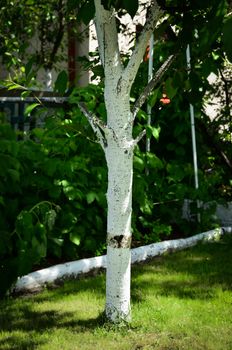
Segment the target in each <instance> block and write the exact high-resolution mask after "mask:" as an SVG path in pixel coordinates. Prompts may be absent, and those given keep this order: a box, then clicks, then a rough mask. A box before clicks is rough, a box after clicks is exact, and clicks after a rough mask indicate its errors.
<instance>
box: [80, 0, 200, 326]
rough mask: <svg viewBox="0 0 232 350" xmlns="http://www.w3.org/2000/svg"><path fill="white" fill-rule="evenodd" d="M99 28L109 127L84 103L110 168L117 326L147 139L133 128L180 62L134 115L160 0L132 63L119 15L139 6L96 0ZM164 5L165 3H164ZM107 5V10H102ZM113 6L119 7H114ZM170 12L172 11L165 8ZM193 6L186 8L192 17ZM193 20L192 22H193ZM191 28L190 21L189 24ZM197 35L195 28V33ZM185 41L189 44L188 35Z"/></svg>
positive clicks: (109, 282)
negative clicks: (136, 170)
mask: <svg viewBox="0 0 232 350" xmlns="http://www.w3.org/2000/svg"><path fill="white" fill-rule="evenodd" d="M94 3H95V10H96V13H95V26H96V31H97V38H98V45H99V53H100V58H101V63H102V66H103V68H104V83H105V87H104V99H105V105H106V110H107V122H106V124H104V123H103V122H102V121H101V120H99V119H98V118H97V117H96V116H93V115H91V114H90V113H88V111H87V110H86V109H85V107H84V106H83V105H81V104H80V108H81V109H82V111H83V113H84V114H85V115H86V116H87V118H88V120H89V121H90V123H91V125H92V128H93V130H94V132H95V133H96V135H97V136H98V138H99V142H100V143H101V145H102V148H103V150H104V153H105V157H106V161H107V167H108V190H107V203H108V215H107V274H106V310H105V311H106V316H107V318H108V319H109V320H110V321H112V322H117V321H120V320H128V319H130V244H131V213H132V179H133V152H134V148H135V147H136V145H137V144H138V142H139V141H140V140H141V138H142V137H143V136H144V134H145V131H144V130H143V131H142V132H141V133H140V134H139V135H137V136H136V137H135V138H134V137H133V136H132V135H133V123H134V119H135V117H136V115H137V112H138V110H139V108H140V107H141V106H142V104H143V103H144V101H145V100H146V98H147V97H148V95H149V93H150V92H151V90H152V89H153V87H154V86H155V84H156V83H157V81H159V80H160V79H161V78H162V76H163V75H164V74H165V72H166V71H167V69H168V68H169V66H170V64H171V63H172V61H173V60H174V58H175V55H174V54H171V55H169V56H168V58H167V59H166V60H165V61H164V63H163V64H162V66H161V67H160V68H159V69H158V70H157V72H156V73H155V76H154V78H153V80H152V81H151V82H150V83H149V85H148V86H147V87H145V89H144V90H143V91H142V93H141V95H140V97H139V98H138V100H137V101H136V103H135V105H134V107H133V109H132V110H133V112H132V110H131V106H130V93H131V88H132V85H133V82H134V80H135V77H136V74H137V72H138V69H139V66H140V63H141V61H142V59H143V55H144V52H145V49H146V47H147V43H148V40H149V38H150V36H151V34H152V32H153V31H154V29H155V26H156V25H157V23H158V21H159V20H160V18H161V17H162V15H163V14H164V10H165V6H164V7H163V9H161V7H160V6H159V5H158V2H157V1H156V0H152V1H151V4H150V6H149V7H148V9H147V16H146V21H145V25H144V27H143V29H142V31H141V33H140V35H139V37H138V40H137V41H136V43H135V47H134V50H133V52H132V55H131V56H130V58H129V60H128V63H127V64H126V65H125V66H124V65H123V63H122V60H121V57H120V52H119V44H118V32H117V25H116V10H118V9H119V8H120V6H123V5H124V8H126V9H127V10H128V11H129V13H131V15H132V16H133V14H134V13H135V12H136V10H137V5H138V3H137V2H135V4H136V5H131V2H129V1H125V2H122V3H121V2H117V1H115V2H114V1H102V3H103V4H102V3H101V1H100V0H95V1H94ZM159 3H161V5H163V4H162V3H163V2H161V1H160V2H159ZM103 5H104V6H103ZM113 5H114V8H113ZM166 9H167V8H166ZM168 10H169V12H171V11H172V12H173V14H175V12H178V8H175V7H174V9H173V8H171V7H170V8H169V9H168ZM189 10H191V6H187V7H184V8H181V12H185V11H188V12H187V14H186V18H189V17H190V16H191V14H190V12H189ZM190 18H191V17H190ZM185 24H186V22H185ZM192 30H193V28H192ZM181 34H182V41H183V42H185V40H184V39H185V36H184V34H185V33H184V32H182V33H181Z"/></svg>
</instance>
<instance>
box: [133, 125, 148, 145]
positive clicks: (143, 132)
mask: <svg viewBox="0 0 232 350" xmlns="http://www.w3.org/2000/svg"><path fill="white" fill-rule="evenodd" d="M145 135H146V129H144V130H143V131H141V132H140V133H139V134H138V136H137V137H136V138H135V139H134V140H133V146H134V147H135V146H136V145H137V144H138V143H139V141H140V140H142V138H143V137H144V136H145Z"/></svg>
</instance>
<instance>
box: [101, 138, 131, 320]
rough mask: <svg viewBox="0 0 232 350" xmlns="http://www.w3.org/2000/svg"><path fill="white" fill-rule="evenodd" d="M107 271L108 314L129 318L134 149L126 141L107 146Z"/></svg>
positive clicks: (112, 142)
mask: <svg viewBox="0 0 232 350" xmlns="http://www.w3.org/2000/svg"><path fill="white" fill-rule="evenodd" d="M106 160H107V166H108V190H107V203H108V215H107V272H106V310H105V311H106V316H107V318H108V319H109V320H111V321H112V322H120V321H121V320H130V280H131V278H130V277H131V271H130V269H131V268H130V266H131V252H130V246H131V213H132V179H133V151H132V150H131V148H130V147H128V143H127V142H126V143H125V142H123V140H120V139H117V140H116V141H115V140H111V142H110V143H109V144H108V147H107V149H106Z"/></svg>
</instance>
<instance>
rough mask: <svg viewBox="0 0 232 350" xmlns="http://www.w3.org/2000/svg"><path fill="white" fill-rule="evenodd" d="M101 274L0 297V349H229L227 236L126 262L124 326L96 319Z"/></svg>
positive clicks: (231, 270)
mask: <svg viewBox="0 0 232 350" xmlns="http://www.w3.org/2000/svg"><path fill="white" fill-rule="evenodd" d="M104 293H105V276H104V274H101V275H99V276H97V277H95V278H85V279H80V280H77V281H70V282H66V283H65V284H64V286H61V287H60V288H57V289H53V290H46V291H44V292H43V293H40V294H38V295H33V296H26V297H25V296H24V297H20V298H10V299H8V300H5V301H1V302H0V350H8V349H9V350H26V349H38V350H55V349H56V350H92V349H100V350H104V349H109V350H111V349H112V350H114V349H119V350H141V349H142V350H150V349H157V350H179V349H183V350H191V349H194V350H198V349H199V350H203V349H204V350H205V349H209V350H222V349H223V350H227V349H228V350H229V349H232V335H231V334H232V318H231V315H232V239H231V237H225V238H223V240H221V241H219V242H216V243H213V244H207V245H206V244H204V245H198V246H197V247H194V248H192V249H188V250H185V251H182V252H178V253H173V254H171V255H167V256H165V257H161V258H155V259H153V260H152V261H151V262H149V263H147V264H142V265H138V266H136V267H133V269H132V313H133V321H132V323H131V325H130V326H129V327H109V325H107V324H105V323H104V322H103V321H104V320H103V317H102V316H101V315H102V311H103V310H104V303H105V295H104Z"/></svg>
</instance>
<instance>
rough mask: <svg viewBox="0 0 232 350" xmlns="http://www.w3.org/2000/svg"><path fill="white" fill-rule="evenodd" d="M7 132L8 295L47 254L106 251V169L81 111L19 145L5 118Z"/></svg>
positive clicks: (4, 261) (1, 158)
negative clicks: (13, 286) (15, 283)
mask: <svg viewBox="0 0 232 350" xmlns="http://www.w3.org/2000/svg"><path fill="white" fill-rule="evenodd" d="M90 90H91V88H90ZM90 97H91V98H93V97H94V95H93V94H90ZM86 99H88V97H87V95H86ZM86 102H87V101H86ZM89 103H91V101H89ZM87 104H88V102H87ZM0 132H1V141H0V145H1V153H0V162H1V169H2V172H1V174H0V177H1V187H0V205H1V212H0V228H1V241H0V242H1V246H0V247H1V264H0V265H1V271H0V275H1V280H2V283H1V294H3V292H4V291H5V290H6V289H7V288H9V286H10V285H11V283H12V282H13V281H14V280H15V279H16V277H17V276H20V275H22V274H25V273H27V272H29V271H30V270H31V269H32V266H33V265H34V264H36V263H39V262H40V261H41V258H45V257H46V256H47V255H48V256H50V257H53V258H54V257H56V258H62V257H63V256H65V259H75V258H78V257H80V256H88V255H93V254H101V253H102V251H103V249H104V247H105V243H104V242H105V239H104V232H105V219H104V218H105V207H106V200H105V192H106V188H105V184H106V169H105V164H104V158H103V157H102V154H101V151H100V149H99V148H98V147H96V145H95V142H94V140H92V142H91V141H89V139H90V138H92V137H93V136H94V135H92V133H91V131H90V130H89V126H88V124H87V122H86V120H85V119H84V118H83V117H82V116H81V114H80V111H79V110H77V109H75V110H73V112H72V114H69V112H67V113H66V112H65V111H64V110H60V111H56V112H55V115H54V114H53V113H52V111H51V115H50V116H47V118H46V122H45V125H44V127H43V128H42V129H40V128H35V129H34V130H33V132H32V133H31V134H30V135H28V136H30V138H25V140H17V134H16V133H15V132H14V131H13V130H12V129H11V126H10V125H9V124H7V123H5V122H4V121H3V122H2V123H1V124H0ZM80 135H81V136H80ZM28 136H27V137H28ZM77 136H78V137H77ZM93 149H95V151H94V152H93ZM55 219H56V220H55Z"/></svg>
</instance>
